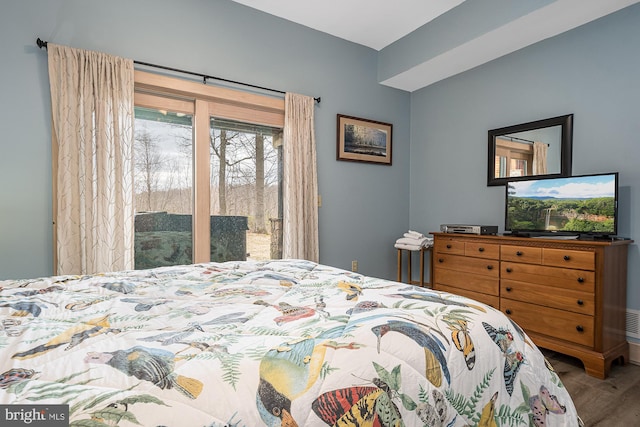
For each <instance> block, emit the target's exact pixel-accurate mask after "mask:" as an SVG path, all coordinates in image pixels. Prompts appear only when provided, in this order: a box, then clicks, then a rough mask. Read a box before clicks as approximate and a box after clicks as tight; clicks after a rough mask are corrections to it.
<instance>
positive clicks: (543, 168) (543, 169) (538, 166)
mask: <svg viewBox="0 0 640 427" xmlns="http://www.w3.org/2000/svg"><path fill="white" fill-rule="evenodd" d="M548 148H549V147H548V146H547V144H545V143H543V142H534V143H533V174H534V175H546V174H547V150H548Z"/></svg>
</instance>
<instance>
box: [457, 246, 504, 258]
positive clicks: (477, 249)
mask: <svg viewBox="0 0 640 427" xmlns="http://www.w3.org/2000/svg"><path fill="white" fill-rule="evenodd" d="M464 254H465V255H466V256H471V257H476V258H487V259H499V258H500V245H494V244H490V243H489V244H486V243H481V242H466V243H465V244H464Z"/></svg>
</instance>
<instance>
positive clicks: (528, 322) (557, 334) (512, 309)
mask: <svg viewBox="0 0 640 427" xmlns="http://www.w3.org/2000/svg"><path fill="white" fill-rule="evenodd" d="M500 310H501V311H502V312H504V313H505V314H506V315H507V316H509V317H510V318H511V319H512V320H513V321H514V322H516V323H517V324H518V325H520V327H522V328H523V329H524V330H525V331H527V332H529V331H530V332H535V333H537V334H540V335H546V336H549V337H553V338H557V339H560V340H564V341H570V342H572V343H576V344H580V345H584V346H587V347H593V345H594V341H595V340H594V337H595V333H594V317H593V316H587V315H584V314H578V313H570V312H566V311H563V310H558V309H555V308H549V307H541V306H539V305H534V304H527V303H525V302H520V301H513V300H509V299H504V298H503V299H501V300H500Z"/></svg>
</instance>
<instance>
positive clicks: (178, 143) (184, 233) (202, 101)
mask: <svg viewBox="0 0 640 427" xmlns="http://www.w3.org/2000/svg"><path fill="white" fill-rule="evenodd" d="M149 79H150V80H149V81H151V83H145V86H149V85H151V84H152V83H153V84H156V81H157V80H158V79H159V78H158V77H155V76H153V77H150V78H149ZM169 83H171V84H172V85H173V86H172V87H170V88H169V89H167V93H159V92H158V91H157V90H153V91H145V90H137V91H136V99H135V103H136V109H135V112H136V119H135V132H136V139H135V153H134V155H135V176H134V183H135V268H136V269H144V268H152V267H157V266H164V265H177V264H190V263H200V262H209V261H219V262H223V261H233V260H244V259H247V258H249V259H255V260H264V259H269V258H280V257H281V254H282V231H281V230H282V227H281V225H282V224H281V212H282V200H281V194H282V191H281V182H282V154H281V143H282V124H283V120H284V116H283V112H279V110H278V109H276V108H274V107H273V106H272V105H277V103H276V104H274V102H273V100H271V99H269V98H267V99H263V98H264V97H258V98H257V101H258V105H257V106H255V105H254V106H252V105H250V104H247V103H246V101H245V99H244V98H247V96H246V95H244V96H243V97H242V102H239V101H234V98H233V96H232V95H233V94H231V95H230V94H229V93H228V92H223V93H222V95H224V96H218V93H217V92H216V96H211V94H210V91H211V90H212V88H209V87H206V86H205V85H199V86H194V85H193V84H192V83H189V84H187V83H184V85H185V87H189V88H190V90H191V87H195V90H196V91H197V92H198V93H196V94H195V95H193V93H192V92H189V96H183V95H184V91H182V90H180V93H179V94H178V93H176V92H178V89H176V85H178V86H179V85H182V83H180V82H176V81H175V79H171V80H170V81H169ZM154 89H155V88H154ZM213 90H215V89H213ZM200 91H204V92H203V94H200V93H199V92H200ZM191 95H193V96H191ZM225 97H229V98H230V99H231V101H233V102H230V103H229V100H225V99H224V98H225ZM236 103H238V104H237V105H236Z"/></svg>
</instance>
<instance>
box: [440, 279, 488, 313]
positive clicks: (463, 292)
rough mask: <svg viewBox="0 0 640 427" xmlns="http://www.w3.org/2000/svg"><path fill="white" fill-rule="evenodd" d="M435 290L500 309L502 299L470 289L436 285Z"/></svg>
mask: <svg viewBox="0 0 640 427" xmlns="http://www.w3.org/2000/svg"><path fill="white" fill-rule="evenodd" d="M433 289H435V290H436V291H443V292H449V293H450V294H454V295H460V296H463V297H466V298H471V299H473V300H476V301H479V302H481V303H483V304H487V305H490V306H491V307H493V308H495V309H496V310H499V309H500V298H498V297H497V296H493V295H487V294H482V293H480V292H474V291H470V290H468V289H461V288H455V287H453V286H446V285H441V284H438V283H436V284H435V285H434V287H433Z"/></svg>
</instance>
